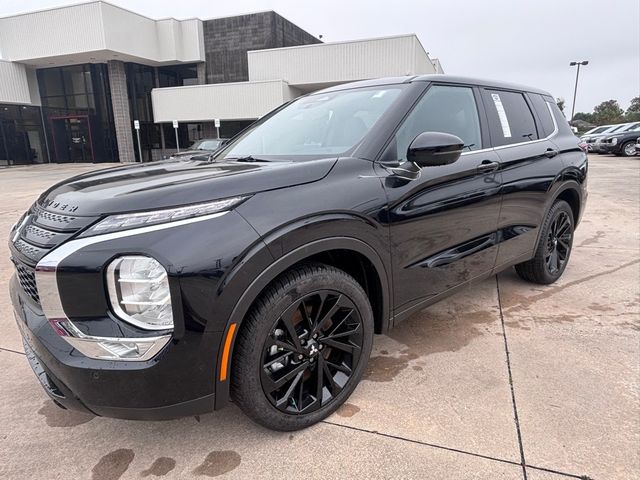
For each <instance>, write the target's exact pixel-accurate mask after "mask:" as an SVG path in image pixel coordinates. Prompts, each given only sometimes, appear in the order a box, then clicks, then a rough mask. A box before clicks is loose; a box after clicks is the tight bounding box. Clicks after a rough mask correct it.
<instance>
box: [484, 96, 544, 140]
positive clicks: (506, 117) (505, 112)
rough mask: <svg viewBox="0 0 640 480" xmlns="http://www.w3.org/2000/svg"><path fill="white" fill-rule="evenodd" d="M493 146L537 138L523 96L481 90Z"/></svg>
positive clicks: (531, 115)
mask: <svg viewBox="0 0 640 480" xmlns="http://www.w3.org/2000/svg"><path fill="white" fill-rule="evenodd" d="M483 95H484V101H485V102H484V103H485V107H486V109H487V115H488V116H489V131H490V132H491V139H492V140H493V144H494V146H499V145H509V144H512V143H521V142H528V141H530V140H536V139H537V138H538V132H537V130H536V123H535V121H534V119H533V114H532V113H531V109H530V108H529V105H528V104H527V101H526V100H525V98H524V95H522V94H521V93H517V92H506V91H503V90H483Z"/></svg>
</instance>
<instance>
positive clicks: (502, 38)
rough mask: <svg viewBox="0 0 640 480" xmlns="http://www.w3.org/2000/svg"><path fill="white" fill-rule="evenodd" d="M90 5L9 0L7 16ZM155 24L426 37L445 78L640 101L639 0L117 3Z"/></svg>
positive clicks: (580, 102) (583, 101) (582, 98)
mask: <svg viewBox="0 0 640 480" xmlns="http://www.w3.org/2000/svg"><path fill="white" fill-rule="evenodd" d="M71 3H82V2H80V1H74V0H67V1H65V0H2V1H1V2H0V15H10V14H13V13H20V12H25V11H30V10H36V9H41V8H48V7H53V6H61V5H68V4H71ZM111 3H113V4H116V5H120V6H123V7H126V8H128V9H130V10H133V11H135V12H138V13H141V14H143V15H146V16H149V17H151V18H163V17H175V18H178V19H180V18H191V17H198V18H201V19H207V18H214V17H223V16H228V15H235V14H241V13H251V12H256V11H262V10H275V11H277V12H278V13H279V14H281V15H283V16H284V17H286V18H287V19H289V20H291V21H292V22H294V23H296V24H297V25H299V26H300V27H302V28H304V29H305V30H307V31H308V32H309V33H312V34H313V35H316V36H318V35H323V40H324V41H326V42H332V41H340V40H352V39H359V38H370V37H378V36H385V35H395V34H402V33H416V34H417V35H418V38H419V39H420V41H421V42H422V45H424V47H425V49H426V50H427V51H428V52H429V54H430V56H431V57H437V58H439V59H440V61H441V62H442V66H443V68H444V71H445V73H452V74H458V75H472V76H478V77H485V78H492V79H499V80H504V81H512V82H517V83H523V84H528V85H532V86H536V87H539V88H543V89H546V90H548V91H549V92H551V93H552V94H553V95H554V96H556V97H562V98H564V99H565V100H566V104H567V111H570V109H571V101H572V99H573V86H574V81H575V67H571V68H570V67H569V62H570V61H571V60H589V65H588V66H586V67H583V68H582V69H581V71H580V84H579V86H578V98H577V101H576V111H591V110H592V109H593V107H594V106H595V105H596V104H598V103H600V102H602V101H604V100H609V99H616V100H618V101H619V102H620V104H621V106H622V107H623V108H625V109H626V108H627V106H628V105H629V101H630V100H631V98H632V97H635V96H638V95H640V1H638V0H607V1H602V0H535V1H534V0H530V1H524V0H502V1H501V0H482V1H474V0H444V1H443V0H414V1H411V0H392V1H388V0H387V1H384V2H382V1H379V0H351V1H347V0H316V1H313V2H309V1H304V0H264V1H256V0H234V1H232V2H222V1H214V0H179V1H162V0H126V1H125V0H111Z"/></svg>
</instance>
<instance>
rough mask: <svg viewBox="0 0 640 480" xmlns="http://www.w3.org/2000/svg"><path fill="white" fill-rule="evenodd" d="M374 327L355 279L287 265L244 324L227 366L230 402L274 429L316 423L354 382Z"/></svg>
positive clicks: (311, 267) (317, 268)
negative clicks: (287, 268)
mask: <svg viewBox="0 0 640 480" xmlns="http://www.w3.org/2000/svg"><path fill="white" fill-rule="evenodd" d="M373 327H374V325H373V313H372V310H371V305H370V304H369V300H368V298H367V295H366V294H365V292H364V290H363V289H362V287H361V286H360V285H359V284H358V282H357V281H356V280H355V279H354V278H353V277H351V276H349V275H348V274H346V273H345V272H343V271H342V270H339V269H337V268H334V267H331V266H328V265H324V264H319V263H313V264H306V265H302V266H299V267H297V268H294V269H292V270H289V271H288V272H286V273H285V274H283V275H282V276H281V277H279V278H278V279H277V280H276V281H274V283H272V284H271V285H270V286H269V287H267V289H266V290H265V291H264V292H263V293H262V294H261V296H260V298H259V299H258V300H257V301H256V303H255V305H254V307H253V308H252V310H251V312H250V313H249V315H248V316H247V318H246V319H245V320H244V322H243V324H242V327H241V329H240V332H239V334H238V339H237V341H236V347H235V352H234V359H233V364H232V395H233V399H234V401H235V402H236V403H237V404H238V405H239V406H240V408H241V409H242V410H243V411H244V412H245V413H246V414H247V415H248V416H249V417H250V418H252V419H253V420H254V421H256V422H257V423H260V424H261V425H264V426H265V427H268V428H271V429H274V430H285V431H287V430H298V429H301V428H305V427H308V426H309V425H312V424H314V423H316V422H319V421H320V420H322V419H324V418H326V417H327V416H328V415H330V414H331V413H333V412H334V411H335V410H336V409H337V408H338V407H339V406H340V405H341V404H342V403H343V402H344V401H345V400H346V399H347V398H348V397H349V395H351V393H352V392H353V390H354V389H355V388H356V385H357V384H358V382H359V381H360V379H361V377H362V374H363V372H364V369H365V368H366V365H367V361H368V358H369V355H370V353H371V346H372V343H373V330H374V328H373Z"/></svg>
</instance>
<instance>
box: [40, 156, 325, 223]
mask: <svg viewBox="0 0 640 480" xmlns="http://www.w3.org/2000/svg"><path fill="white" fill-rule="evenodd" d="M336 161H337V158H335V157H334V158H326V159H320V160H310V161H305V162H290V161H270V162H261V161H255V162H242V161H235V160H232V161H221V162H209V161H204V160H188V161H185V160H179V159H170V160H163V161H159V162H153V163H146V164H135V165H129V166H124V167H115V168H108V169H104V170H98V171H95V172H90V173H85V174H83V175H79V176H76V177H73V178H70V179H68V180H65V181H63V182H61V183H58V184H57V185H54V186H53V187H51V188H50V189H49V190H47V191H46V192H44V193H43V194H42V195H41V196H40V198H39V200H38V203H39V204H40V205H42V206H43V207H45V208H46V209H47V210H49V211H52V212H57V213H67V214H69V213H71V214H73V215H91V216H96V215H104V214H111V213H120V212H133V211H140V210H153V209H161V208H169V207H173V206H180V205H187V204H191V203H199V202H207V201H212V200H217V199H220V198H226V197H233V196H236V195H243V194H250V193H256V192H260V191H265V190H275V189H278V188H283V187H289V186H294V185H300V184H303V183H311V182H315V181H318V180H320V179H322V178H323V177H324V176H326V175H327V174H328V173H329V171H330V170H331V168H332V167H333V165H334V164H335V163H336Z"/></svg>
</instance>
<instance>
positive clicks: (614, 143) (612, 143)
mask: <svg viewBox="0 0 640 480" xmlns="http://www.w3.org/2000/svg"><path fill="white" fill-rule="evenodd" d="M617 144H618V139H617V138H616V137H613V138H612V139H611V145H617Z"/></svg>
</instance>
